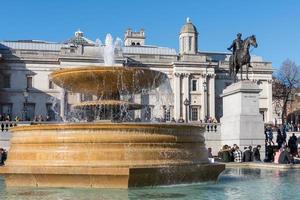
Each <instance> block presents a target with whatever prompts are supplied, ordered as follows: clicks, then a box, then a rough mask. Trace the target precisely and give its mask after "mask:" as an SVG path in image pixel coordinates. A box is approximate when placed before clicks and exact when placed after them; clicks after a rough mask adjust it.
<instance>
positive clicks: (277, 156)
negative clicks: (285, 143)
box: [274, 148, 282, 164]
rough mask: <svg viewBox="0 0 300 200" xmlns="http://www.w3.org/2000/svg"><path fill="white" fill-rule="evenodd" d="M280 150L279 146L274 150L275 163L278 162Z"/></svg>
mask: <svg viewBox="0 0 300 200" xmlns="http://www.w3.org/2000/svg"><path fill="white" fill-rule="evenodd" d="M281 152H282V149H281V148H280V149H276V150H275V155H274V163H275V164H278V163H279V157H280V154H281Z"/></svg>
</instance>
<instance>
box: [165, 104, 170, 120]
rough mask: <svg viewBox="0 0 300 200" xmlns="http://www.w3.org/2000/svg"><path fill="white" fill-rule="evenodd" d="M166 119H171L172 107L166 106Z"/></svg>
mask: <svg viewBox="0 0 300 200" xmlns="http://www.w3.org/2000/svg"><path fill="white" fill-rule="evenodd" d="M164 119H165V121H171V111H170V108H167V107H164Z"/></svg>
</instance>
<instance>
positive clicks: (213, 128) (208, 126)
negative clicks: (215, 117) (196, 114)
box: [204, 123, 220, 132]
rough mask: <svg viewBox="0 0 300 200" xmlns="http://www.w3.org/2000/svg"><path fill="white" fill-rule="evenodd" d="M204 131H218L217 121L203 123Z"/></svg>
mask: <svg viewBox="0 0 300 200" xmlns="http://www.w3.org/2000/svg"><path fill="white" fill-rule="evenodd" d="M204 125H205V128H206V132H217V131H219V128H220V124H219V123H205V124H204Z"/></svg>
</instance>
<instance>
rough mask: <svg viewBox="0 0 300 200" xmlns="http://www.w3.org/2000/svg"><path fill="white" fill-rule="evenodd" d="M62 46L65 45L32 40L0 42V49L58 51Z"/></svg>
mask: <svg viewBox="0 0 300 200" xmlns="http://www.w3.org/2000/svg"><path fill="white" fill-rule="evenodd" d="M63 46H65V44H60V43H51V42H36V41H34V40H31V41H29V40H26V41H25V40H20V41H4V42H0V49H23V50H45V51H60V49H61V47H63Z"/></svg>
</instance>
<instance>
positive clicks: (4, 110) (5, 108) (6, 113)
mask: <svg viewBox="0 0 300 200" xmlns="http://www.w3.org/2000/svg"><path fill="white" fill-rule="evenodd" d="M0 112H1V113H0V114H1V117H2V120H5V119H10V120H11V118H12V103H3V104H0ZM3 117H4V118H3Z"/></svg>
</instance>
